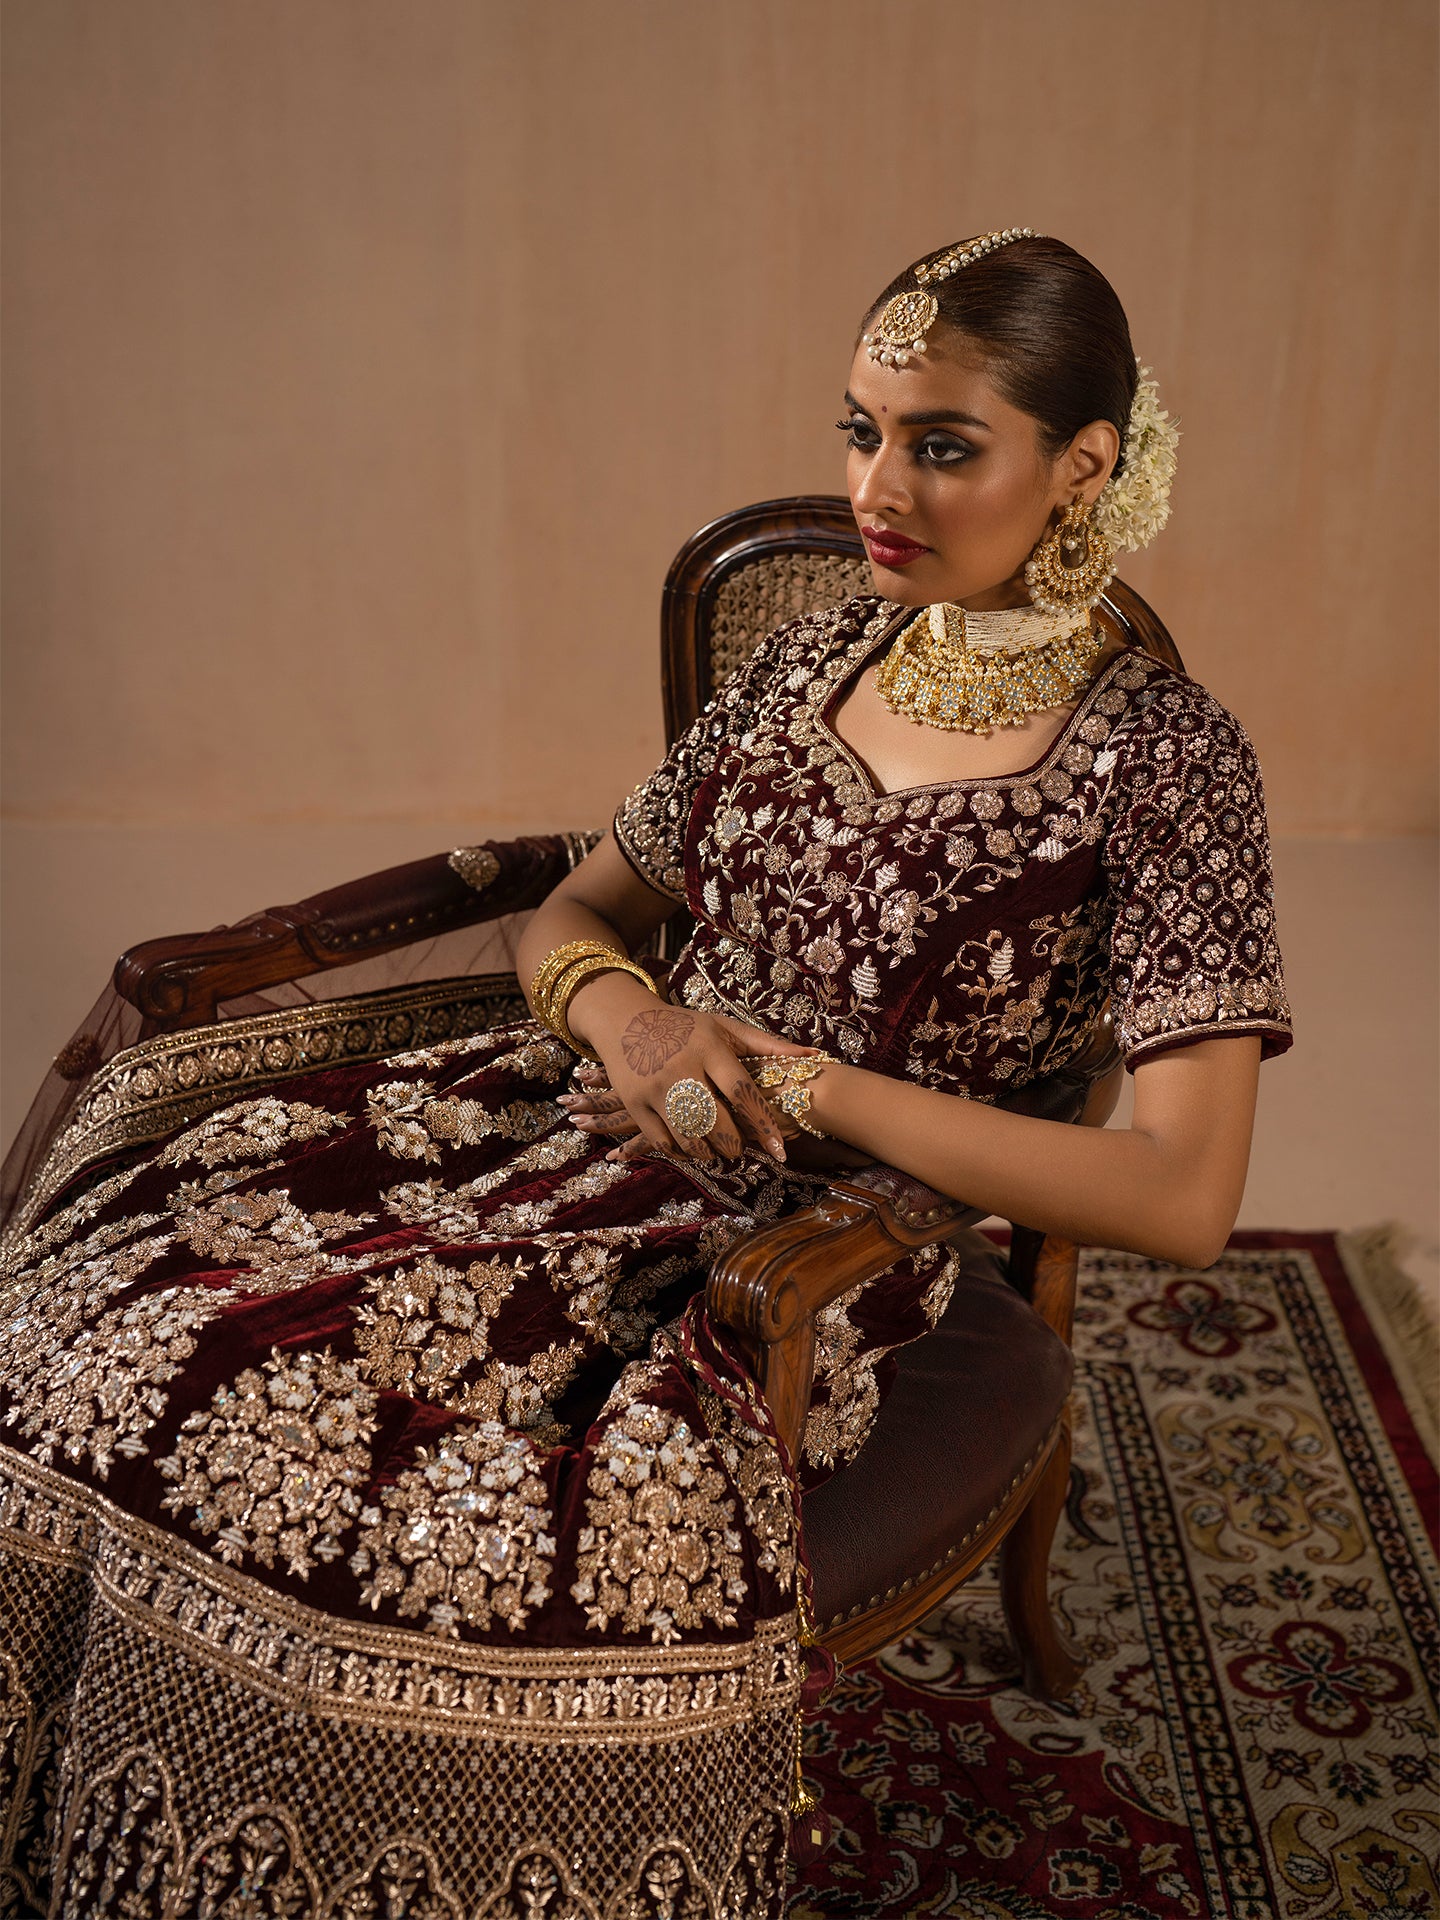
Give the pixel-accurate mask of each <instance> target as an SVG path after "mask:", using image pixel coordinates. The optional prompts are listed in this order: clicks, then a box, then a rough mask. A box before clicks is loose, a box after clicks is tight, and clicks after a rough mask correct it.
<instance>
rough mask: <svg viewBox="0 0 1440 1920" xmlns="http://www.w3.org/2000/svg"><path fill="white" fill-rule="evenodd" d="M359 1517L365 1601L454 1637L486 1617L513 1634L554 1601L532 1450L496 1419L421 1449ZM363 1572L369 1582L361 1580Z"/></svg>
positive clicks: (546, 1515) (355, 1561)
mask: <svg viewBox="0 0 1440 1920" xmlns="http://www.w3.org/2000/svg"><path fill="white" fill-rule="evenodd" d="M380 1502H381V1504H380V1505H379V1506H370V1507H366V1508H365V1509H364V1510H363V1511H362V1513H361V1515H360V1522H361V1526H360V1545H359V1548H358V1549H357V1550H356V1552H355V1553H354V1554H353V1555H352V1556H351V1559H350V1568H351V1571H352V1572H353V1573H355V1574H357V1575H359V1576H360V1577H362V1578H365V1581H366V1583H365V1586H364V1587H363V1589H362V1591H361V1595H360V1597H361V1599H362V1601H364V1602H365V1603H366V1604H367V1605H368V1606H371V1607H375V1608H378V1607H379V1606H380V1604H381V1602H382V1601H389V1600H394V1601H395V1603H396V1611H397V1612H398V1613H399V1614H400V1616H401V1618H402V1619H411V1618H413V1617H414V1616H415V1615H417V1614H421V1613H423V1614H424V1615H425V1616H426V1630H427V1631H428V1632H430V1633H437V1634H441V1635H445V1636H448V1637H451V1638H453V1637H454V1636H455V1634H456V1630H457V1628H458V1626H459V1624H460V1622H461V1621H462V1620H463V1621H464V1622H465V1623H466V1624H467V1625H468V1626H473V1627H488V1626H489V1625H490V1624H491V1621H492V1617H493V1618H497V1619H500V1620H503V1621H504V1622H505V1624H506V1625H507V1626H508V1627H509V1628H510V1630H511V1632H512V1633H514V1632H518V1631H519V1630H520V1628H522V1627H523V1626H524V1625H525V1624H526V1622H527V1621H528V1620H529V1618H530V1612H531V1609H532V1608H534V1607H538V1606H543V1605H544V1604H545V1602H546V1601H547V1600H548V1599H549V1598H550V1582H549V1577H550V1571H551V1567H552V1564H553V1562H554V1558H555V1535H554V1531H553V1529H554V1525H555V1521H554V1516H553V1514H552V1513H551V1511H550V1507H549V1503H548V1502H549V1496H548V1494H547V1492H546V1487H545V1482H544V1481H543V1480H542V1479H541V1478H540V1475H539V1473H538V1472H537V1471H536V1459H535V1452H534V1449H533V1447H532V1446H531V1445H530V1444H529V1442H528V1441H526V1440H522V1439H520V1438H518V1437H517V1436H516V1435H514V1434H511V1433H507V1432H506V1430H505V1428H504V1427H503V1426H501V1425H500V1424H499V1423H498V1422H496V1421H486V1422H485V1423H484V1424H483V1425H480V1426H474V1427H465V1428H461V1429H458V1430H457V1431H456V1432H454V1433H450V1434H447V1435H446V1436H445V1437H444V1439H443V1440H441V1441H440V1442H439V1444H438V1445H437V1446H436V1447H435V1448H434V1449H433V1450H431V1449H429V1448H425V1447H422V1448H420V1450H419V1451H418V1453H417V1454H416V1456H415V1465H414V1466H413V1467H410V1468H406V1469H405V1470H404V1471H403V1472H402V1473H401V1474H400V1475H399V1476H398V1477H397V1479H396V1481H395V1484H394V1485H393V1486H390V1487H385V1488H384V1489H383V1490H382V1491H381V1494H380ZM367 1576H368V1578H367Z"/></svg>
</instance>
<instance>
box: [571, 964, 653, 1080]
mask: <svg viewBox="0 0 1440 1920" xmlns="http://www.w3.org/2000/svg"><path fill="white" fill-rule="evenodd" d="M597 973H629V974H633V975H634V977H635V978H636V979H637V980H638V981H639V982H640V984H641V985H642V986H643V987H644V988H646V990H647V991H648V992H650V993H654V991H655V982H654V981H653V980H652V979H651V978H650V976H649V974H648V973H646V971H645V969H644V968H643V967H637V966H636V965H635V963H634V961H633V960H622V959H620V958H619V956H618V955H613V956H610V957H607V958H602V957H601V956H600V955H599V954H596V955H595V956H594V957H593V958H591V959H589V960H577V961H576V962H575V964H574V965H573V966H572V967H569V968H567V969H566V971H565V974H564V976H563V978H562V979H561V981H560V984H559V986H558V987H557V988H556V990H555V992H554V993H553V994H552V996H551V1001H550V1005H551V1009H552V1011H553V1014H554V1022H553V1031H554V1032H556V1033H558V1034H559V1036H560V1038H561V1039H562V1040H563V1041H564V1042H565V1044H566V1046H567V1047H573V1048H574V1050H575V1051H576V1053H581V1054H584V1056H585V1058H586V1059H587V1060H598V1059H599V1057H600V1056H599V1055H598V1054H597V1053H594V1052H592V1050H591V1049H590V1048H589V1047H587V1046H586V1045H585V1043H584V1042H583V1041H582V1040H577V1039H576V1037H575V1035H574V1034H573V1033H572V1032H571V1031H570V1019H569V1013H570V1002H571V1001H572V1000H573V999H574V997H575V995H576V994H577V993H578V992H579V990H580V988H581V987H583V986H584V985H585V983H586V981H587V980H591V979H593V978H594V976H595V975H596V974H597Z"/></svg>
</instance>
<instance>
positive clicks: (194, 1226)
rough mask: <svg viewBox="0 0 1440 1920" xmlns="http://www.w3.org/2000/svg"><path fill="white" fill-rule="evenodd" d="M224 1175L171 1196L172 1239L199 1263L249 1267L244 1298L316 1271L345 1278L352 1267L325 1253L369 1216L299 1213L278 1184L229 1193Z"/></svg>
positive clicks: (306, 1278)
mask: <svg viewBox="0 0 1440 1920" xmlns="http://www.w3.org/2000/svg"><path fill="white" fill-rule="evenodd" d="M227 1184H228V1180H227V1176H225V1175H224V1174H221V1175H219V1176H218V1177H216V1178H214V1179H212V1180H210V1181H206V1182H204V1183H203V1184H200V1183H195V1184H191V1183H187V1184H186V1185H184V1186H181V1187H179V1188H178V1189H177V1190H176V1191H175V1192H174V1193H172V1194H171V1195H170V1198H169V1202H168V1204H169V1206H170V1208H171V1210H172V1211H173V1213H174V1215H175V1226H176V1232H177V1233H178V1235H179V1237H180V1238H181V1239H182V1240H183V1241H184V1242H185V1244H186V1245H187V1246H188V1247H189V1248H190V1250H191V1252H192V1253H194V1254H196V1255H197V1256H198V1257H199V1258H200V1259H202V1260H213V1261H214V1262H215V1264H216V1265H217V1266H220V1267H248V1268H249V1269H251V1271H250V1272H249V1273H247V1274H245V1276H244V1280H243V1284H244V1286H245V1289H246V1291H247V1292H249V1293H279V1292H282V1291H284V1290H285V1289H287V1288H290V1287H298V1286H303V1285H305V1284H306V1283H307V1282H309V1281H311V1280H314V1279H316V1278H317V1277H318V1276H319V1275H320V1274H322V1273H344V1272H347V1271H349V1270H350V1268H351V1266H352V1265H353V1264H354V1263H353V1262H351V1261H348V1260H346V1259H344V1258H343V1256H337V1255H334V1254H329V1253H326V1252H325V1251H324V1248H325V1243H326V1241H328V1240H341V1239H344V1238H345V1236H346V1235H347V1234H352V1233H358V1232H359V1230H360V1229H361V1228H362V1227H366V1226H369V1225H371V1223H372V1222H373V1221H374V1220H375V1218H376V1216H375V1215H374V1214H373V1213H359V1214H357V1213H324V1212H320V1213H305V1212H304V1211H303V1210H302V1209H301V1208H299V1207H297V1206H296V1205H295V1203H294V1202H293V1201H292V1200H291V1198H290V1195H289V1193H288V1192H287V1191H286V1189H285V1188H283V1187H271V1188H269V1189H268V1190H266V1191H262V1192H259V1193H231V1192H225V1191H224V1190H223V1189H224V1187H225V1186H226V1185H227Z"/></svg>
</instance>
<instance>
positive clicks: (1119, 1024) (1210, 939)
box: [1105, 675, 1292, 1068]
mask: <svg viewBox="0 0 1440 1920" xmlns="http://www.w3.org/2000/svg"><path fill="white" fill-rule="evenodd" d="M1150 696H1151V697H1150V698H1149V699H1148V702H1146V703H1145V704H1144V705H1143V707H1142V708H1141V710H1140V711H1138V712H1137V713H1136V715H1135V716H1134V721H1133V723H1132V727H1131V729H1129V730H1128V731H1129V734H1130V737H1129V738H1128V739H1126V740H1124V741H1123V742H1122V741H1118V740H1117V742H1116V746H1117V749H1118V760H1119V764H1118V765H1117V768H1116V773H1117V789H1116V794H1117V805H1116V807H1115V810H1114V812H1113V814H1112V823H1111V828H1110V832H1109V834H1108V835H1107V838H1106V845H1105V867H1106V874H1107V883H1108V888H1109V896H1110V916H1111V936H1110V997H1111V1007H1112V1011H1113V1014H1114V1019H1115V1034H1116V1039H1117V1041H1118V1043H1119V1046H1120V1048H1121V1051H1122V1052H1123V1054H1124V1055H1125V1060H1126V1064H1127V1066H1130V1067H1131V1068H1133V1067H1134V1066H1135V1065H1136V1064H1137V1063H1138V1062H1139V1061H1140V1060H1142V1059H1145V1058H1148V1057H1150V1056H1152V1055H1154V1054H1158V1053H1162V1052H1164V1051H1165V1050H1166V1049H1167V1048H1170V1047H1176V1046H1185V1045H1188V1044H1190V1043H1191V1042H1193V1041H1196V1040H1210V1039H1215V1038H1217V1037H1219V1036H1221V1035H1224V1034H1237V1033H1255V1034H1259V1035H1260V1037H1261V1041H1262V1052H1263V1055H1264V1056H1265V1057H1266V1058H1268V1057H1269V1056H1270V1055H1272V1054H1277V1053H1283V1052H1284V1051H1285V1049H1286V1048H1287V1047H1288V1046H1289V1045H1290V1042H1291V1038H1292V1035H1291V1028H1290V1007H1289V1002H1288V1001H1287V999H1286V995H1285V978H1284V971H1283V968H1282V965H1281V960H1280V950H1279V947H1278V946H1277V944H1276V939H1275V903H1274V890H1273V885H1272V879H1271V867H1270V835H1269V828H1268V825H1267V822H1266V817H1265V795H1264V789H1263V787H1262V785H1261V780H1260V769H1259V765H1258V763H1257V761H1256V758H1255V751H1254V748H1253V747H1252V746H1251V744H1250V741H1249V739H1248V737H1247V736H1246V733H1245V730H1244V728H1243V727H1241V725H1240V723H1239V722H1238V721H1237V720H1236V719H1234V717H1233V716H1232V715H1231V714H1229V713H1227V712H1226V710H1225V708H1224V707H1222V706H1221V705H1220V703H1219V702H1218V701H1217V700H1215V699H1214V698H1213V697H1212V696H1211V695H1210V694H1208V693H1206V691H1205V690H1204V688H1203V687H1200V686H1198V685H1196V683H1195V682H1194V681H1192V680H1188V679H1185V678H1183V677H1181V676H1179V675H1176V676H1174V677H1173V678H1169V677H1167V678H1166V679H1163V680H1161V681H1160V682H1159V684H1158V685H1155V686H1153V687H1152V688H1151V689H1150Z"/></svg>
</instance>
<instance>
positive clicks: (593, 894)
mask: <svg viewBox="0 0 1440 1920" xmlns="http://www.w3.org/2000/svg"><path fill="white" fill-rule="evenodd" d="M674 911H675V902H674V901H673V900H669V899H667V898H666V897H665V895H664V894H660V893H656V892H655V891H654V889H653V888H651V887H647V886H646V885H645V883H644V882H643V881H642V880H641V879H640V877H639V876H638V874H636V872H635V870H634V869H633V868H632V867H631V866H630V864H629V863H628V861H627V860H626V859H625V856H624V855H623V854H622V853H621V852H620V849H619V848H618V847H617V846H616V845H615V842H614V841H613V840H612V839H611V838H610V837H609V835H607V836H606V837H605V839H603V840H602V841H601V842H600V844H599V846H598V847H596V848H595V850H594V852H593V853H592V854H591V855H590V857H589V858H588V859H587V860H585V861H584V862H583V863H582V864H581V865H580V866H578V867H577V868H576V869H575V871H574V872H573V873H571V874H568V875H567V876H566V878H565V879H564V880H562V881H561V882H560V884H559V886H558V887H556V889H555V891H554V892H553V893H552V894H551V895H550V896H549V898H548V899H547V900H545V901H544V902H542V904H541V905H540V906H539V907H537V908H536V910H535V912H534V913H533V914H532V915H531V916H530V922H529V924H528V925H527V927H526V928H525V931H524V933H523V934H522V935H521V937H520V943H519V945H518V947H517V949H516V953H515V971H516V973H517V974H518V975H519V977H520V985H521V987H522V988H523V989H524V992H525V994H526V997H527V999H528V997H529V993H530V986H531V982H532V981H533V980H534V978H535V972H536V969H537V968H538V967H539V965H540V962H541V961H542V960H543V959H544V958H545V956H546V954H547V953H551V952H553V950H554V949H555V948H556V947H562V946H564V945H565V944H566V943H567V942H568V941H571V940H593V941H596V942H598V943H599V945H601V946H604V947H613V948H615V950H616V951H617V952H619V953H622V954H625V955H626V956H627V957H628V956H629V955H630V954H633V953H638V952H640V951H642V950H643V948H644V946H645V943H646V942H647V941H648V940H649V939H650V937H651V935H652V934H653V933H654V932H655V931H656V929H657V928H658V927H660V926H662V925H663V924H664V922H665V920H666V919H667V918H668V917H669V915H670V914H672V913H673V912H674ZM600 977H601V978H606V977H608V976H604V975H602V976H600ZM636 991H637V992H639V993H642V994H643V993H644V991H645V990H644V988H643V987H641V986H639V985H638V983H636ZM579 997H580V996H579V995H578V994H577V995H576V1001H575V1003H576V1005H577V1006H578V1004H579ZM532 1010H533V1009H532ZM576 1031H578V1029H576Z"/></svg>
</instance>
